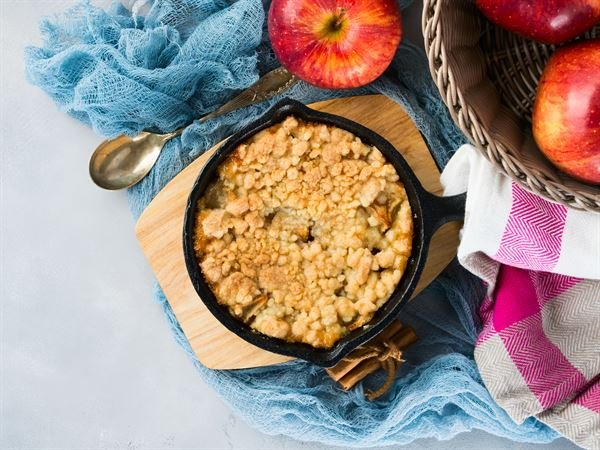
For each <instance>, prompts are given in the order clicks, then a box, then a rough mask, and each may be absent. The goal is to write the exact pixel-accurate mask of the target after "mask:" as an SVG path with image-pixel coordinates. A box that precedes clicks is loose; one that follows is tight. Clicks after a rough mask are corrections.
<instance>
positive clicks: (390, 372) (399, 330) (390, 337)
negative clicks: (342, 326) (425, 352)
mask: <svg viewBox="0 0 600 450" xmlns="http://www.w3.org/2000/svg"><path fill="white" fill-rule="evenodd" d="M417 339H418V338H417V335H416V334H415V332H414V330H413V329H412V328H410V327H407V326H404V325H402V324H401V323H400V322H398V321H397V320H395V321H394V322H392V323H391V324H390V325H389V326H388V327H387V328H386V329H385V330H384V331H383V332H382V333H381V334H380V335H379V336H377V337H376V338H375V339H374V340H373V341H371V342H369V343H368V344H366V345H364V346H362V347H359V348H358V349H356V350H355V351H353V352H352V353H350V355H348V356H347V357H346V358H344V359H343V360H341V361H340V362H339V363H338V364H337V365H335V366H334V367H331V368H329V369H326V370H327V373H328V374H329V376H330V377H331V378H333V380H335V381H336V382H338V383H339V384H340V386H342V388H343V389H345V390H348V389H350V388H351V387H353V386H354V385H355V384H356V383H358V382H359V381H361V380H362V379H364V378H365V377H367V376H368V375H370V374H372V373H373V372H375V371H377V370H378V369H384V370H385V371H386V372H387V379H386V381H385V383H384V384H383V385H382V386H381V387H380V388H379V389H377V390H376V391H369V392H367V394H366V396H367V398H368V399H369V400H375V399H376V398H379V397H381V396H382V395H383V394H385V393H386V392H387V391H388V389H389V388H390V387H391V386H392V384H393V382H394V379H395V378H396V372H397V371H398V368H399V367H400V366H401V365H402V363H403V362H404V360H403V359H402V351H403V350H404V349H405V348H406V347H408V346H409V345H411V344H412V343H414V342H415V341H416V340H417Z"/></svg>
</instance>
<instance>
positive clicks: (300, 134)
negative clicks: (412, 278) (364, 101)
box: [194, 116, 413, 348]
mask: <svg viewBox="0 0 600 450" xmlns="http://www.w3.org/2000/svg"><path fill="white" fill-rule="evenodd" d="M412 234H413V221H412V213H411V208H410V204H409V202H408V199H407V196H406V191H405V189H404V186H403V184H402V183H401V182H400V181H399V177H398V174H397V173H396V170H395V169H394V167H393V166H392V165H391V164H389V163H387V162H386V160H385V158H384V156H383V155H382V154H381V152H380V151H379V150H378V149H377V148H375V147H373V146H369V145H366V144H365V143H363V142H362V141H361V140H360V139H359V138H358V137H357V136H355V135H353V134H352V133H350V132H348V131H346V130H343V129H340V128H337V127H334V126H329V125H324V124H319V123H312V122H304V121H302V120H299V119H296V118H295V117H293V116H290V117H288V118H286V119H285V120H284V121H283V122H282V123H280V124H277V125H274V126H272V127H270V128H268V129H266V130H263V131H261V132H260V133H258V134H256V135H254V136H253V137H252V138H250V139H249V140H248V141H247V142H245V143H243V144H241V145H239V146H238V147H237V148H236V149H235V150H234V151H233V152H232V154H231V155H230V156H229V157H228V158H227V159H226V160H225V161H224V162H223V163H222V164H221V165H220V166H219V168H218V176H217V177H216V179H215V180H214V181H213V182H212V183H211V184H210V185H209V187H208V188H207V190H206V191H205V193H204V195H203V197H202V198H201V199H200V201H199V203H198V210H197V216H196V225H195V236H194V249H195V252H196V254H197V256H198V259H199V261H200V268H201V270H202V273H203V275H204V278H205V280H206V281H207V283H208V284H209V285H210V287H211V289H212V290H213V292H214V294H215V296H216V298H217V300H218V302H219V303H220V304H222V305H224V306H226V307H227V308H228V309H229V311H230V313H231V314H233V315H234V316H235V317H237V318H238V319H240V320H242V321H244V322H246V323H247V324H249V325H250V326H251V327H252V328H253V329H255V330H257V331H259V332H261V333H264V334H266V335H268V336H272V337H276V338H280V339H284V340H286V341H289V342H304V343H306V344H309V345H312V346H314V347H320V348H329V347H332V346H333V345H334V344H335V343H336V342H337V341H338V340H339V339H340V338H342V337H343V336H344V335H346V334H347V333H348V332H350V331H352V330H354V329H356V328H358V327H361V326H363V325H364V324H366V323H367V322H369V320H371V318H372V317H373V315H374V313H375V312H376V311H377V310H378V309H379V308H380V307H381V306H382V305H383V304H384V303H385V302H386V301H387V300H388V298H389V297H390V295H391V294H392V292H393V291H394V289H395V288H396V286H397V285H398V282H399V281H400V278H401V277H402V274H403V272H404V270H405V268H406V264H407V261H408V258H409V256H410V253H411V246H412Z"/></svg>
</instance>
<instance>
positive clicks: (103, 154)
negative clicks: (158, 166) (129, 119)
mask: <svg viewBox="0 0 600 450" xmlns="http://www.w3.org/2000/svg"><path fill="white" fill-rule="evenodd" d="M176 134H179V133H176V132H173V133H168V134H154V133H146V132H144V133H141V134H139V135H138V136H135V137H129V136H119V137H117V138H115V139H111V140H107V141H104V142H103V143H102V144H100V145H99V146H98V148H97V149H96V151H95V152H94V154H93V155H92V158H91V159H90V177H92V180H93V181H94V183H96V184H97V185H98V186H100V187H101V188H104V189H109V190H118V189H124V188H127V187H130V186H133V185H134V184H136V183H137V182H139V181H140V180H141V179H142V178H144V177H145V176H146V175H148V172H150V169H152V167H153V166H154V164H155V163H156V160H157V159H158V156H159V155H160V152H161V151H162V149H163V147H164V145H165V143H166V142H167V141H168V140H169V139H171V138H172V137H174V136H175V135H176Z"/></svg>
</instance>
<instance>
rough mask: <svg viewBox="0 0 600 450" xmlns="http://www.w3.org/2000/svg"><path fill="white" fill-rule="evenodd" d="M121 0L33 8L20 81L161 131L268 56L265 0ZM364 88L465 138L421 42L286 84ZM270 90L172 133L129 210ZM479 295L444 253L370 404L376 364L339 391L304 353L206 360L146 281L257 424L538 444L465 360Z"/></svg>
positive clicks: (437, 131)
mask: <svg viewBox="0 0 600 450" xmlns="http://www.w3.org/2000/svg"><path fill="white" fill-rule="evenodd" d="M408 3H409V2H408V1H404V2H401V6H403V7H405V6H407V4H408ZM130 6H131V9H132V11H133V13H132V12H130V11H129V10H128V9H126V8H125V7H123V6H122V5H121V4H120V3H116V4H114V5H113V6H112V7H111V8H110V9H109V10H107V11H105V10H102V9H99V8H96V7H94V6H92V5H91V4H89V3H88V2H83V3H80V4H77V5H76V6H74V7H73V8H72V9H70V10H69V11H67V12H66V13H65V14H64V15H61V16H57V17H54V18H51V19H46V20H44V21H43V22H42V23H41V31H42V34H43V37H44V42H43V44H42V46H41V47H39V48H36V47H29V48H27V49H26V65H27V76H28V78H29V80H30V81H31V82H33V83H34V84H36V85H38V86H40V87H41V88H42V89H44V90H45V91H46V92H47V93H48V95H50V96H51V97H52V98H53V99H54V101H55V102H56V103H57V105H58V106H59V108H60V109H61V110H62V111H65V112H67V113H68V114H70V115H71V116H73V117H75V118H76V119H78V120H80V121H82V122H84V123H86V124H88V125H90V126H92V127H93V129H94V130H95V131H96V132H98V133H99V134H102V135H104V136H107V137H113V136H116V135H118V134H121V133H127V134H130V135H134V134H136V133H138V132H140V131H142V130H148V129H150V130H156V131H170V130H173V129H175V128H177V127H179V126H182V125H184V124H187V123H189V122H191V121H192V120H194V119H195V118H198V117H200V116H201V115H202V114H205V113H207V112H209V111H212V110H214V109H215V108H216V107H217V106H219V105H220V104H222V103H224V102H225V101H226V100H228V99H229V98H230V97H232V96H233V95H234V94H235V93H236V92H238V91H239V90H240V89H243V88H245V87H246V86H248V85H250V84H251V83H253V82H254V81H256V80H257V79H258V77H259V74H260V73H264V72H265V71H267V70H270V69H272V68H274V67H276V66H277V61H276V60H275V58H274V56H273V53H272V51H271V49H270V47H269V44H268V39H267V33H266V25H265V10H266V9H267V8H268V3H267V2H261V1H260V0H239V1H237V2H230V1H226V0H156V1H154V2H144V1H143V0H138V1H136V2H135V3H134V4H133V5H130ZM364 93H382V94H385V95H387V96H388V97H390V98H392V99H393V100H395V101H396V102H398V103H399V104H400V105H402V106H403V107H404V109H405V110H406V112H407V113H408V114H409V115H410V116H411V117H412V118H413V120H414V121H415V123H416V124H417V126H418V128H419V129H420V130H421V131H422V133H423V134H424V135H425V137H426V139H427V141H428V143H429V145H430V146H431V149H432V151H433V154H434V157H435V158H436V160H437V162H438V163H439V164H440V166H443V165H444V164H445V163H446V162H447V160H448V159H449V157H450V156H451V154H452V152H453V150H454V149H456V148H457V147H458V146H459V145H460V144H462V143H463V142H464V137H463V136H462V135H461V134H460V132H459V131H458V130H457V128H456V127H455V126H454V124H453V123H452V121H451V119H450V117H449V115H448V113H447V111H446V109H445V107H444V106H443V103H442V101H441V99H440V98H439V95H438V93H437V91H436V88H435V86H434V85H433V83H432V81H431V78H430V75H429V71H428V67H427V61H426V59H425V56H424V54H423V53H422V51H421V50H419V49H418V48H417V47H415V46H413V45H411V44H410V43H407V42H404V43H403V44H402V46H401V47H400V49H399V50H398V52H397V55H396V57H395V59H394V61H393V63H392V65H391V67H390V69H389V70H388V71H387V72H386V74H385V75H384V76H382V77H381V78H380V79H379V80H377V81H376V82H375V83H373V84H372V85H370V86H368V87H366V88H363V89H360V90H353V91H344V92H339V91H326V90H321V89H316V88H314V87H310V86H307V85H306V84H299V85H297V86H296V87H295V88H294V89H293V90H292V91H291V92H290V93H288V94H286V95H289V96H291V97H293V98H296V99H299V100H301V101H304V102H306V103H308V102H311V101H315V100H319V99H325V98H332V97H340V96H345V95H357V94H364ZM277 100H278V99H274V100H272V101H270V102H267V103H265V104H261V105H257V106H254V107H250V108H246V109H244V110H243V111H239V112H236V113H232V114H229V115H227V116H225V117H222V118H220V119H217V120H211V121H208V122H207V123H203V124H200V123H198V122H195V123H193V125H191V126H190V127H189V128H187V129H186V131H185V132H184V133H183V135H182V137H181V138H180V139H174V140H172V141H171V142H170V143H169V144H168V145H167V146H166V148H165V151H164V152H163V153H162V155H161V157H160V159H159V161H158V163H157V164H156V166H155V168H154V169H153V170H152V172H151V173H150V175H149V176H148V177H147V178H145V179H144V180H143V181H142V182H141V183H139V184H138V185H137V186H135V187H134V188H132V189H130V190H129V192H128V196H129V201H130V204H131V209H132V212H133V214H134V215H135V216H136V218H137V217H138V216H139V215H140V213H141V212H142V211H143V209H144V208H145V206H146V205H147V204H148V203H149V202H150V201H151V200H152V198H153V197H154V196H155V195H156V194H157V193H158V191H159V190H160V189H161V188H162V187H163V186H164V185H165V184H166V183H167V182H168V181H169V180H170V179H171V178H173V177H174V176H175V175H176V174H177V173H178V172H179V171H180V170H181V169H182V168H184V167H185V166H186V165H187V164H189V163H190V162H191V161H192V160H193V159H194V158H195V157H197V156H198V155H199V154H201V153H202V152H204V151H205V150H206V149H208V148H210V147H211V146H212V145H214V144H215V143H217V142H218V141H219V140H221V139H222V138H223V137H225V136H227V135H228V134H230V133H232V132H234V131H235V130H236V129H239V127H243V126H244V125H245V124H247V123H248V122H250V121H252V120H253V119H255V118H256V117H257V116H258V115H260V114H261V113H262V112H264V111H265V110H267V109H268V108H269V107H270V106H272V105H273V103H274V102H275V101H277ZM482 294H483V291H482V288H481V286H480V284H479V283H478V282H477V281H476V280H475V279H474V278H473V277H471V276H470V275H468V274H467V273H466V272H465V271H464V270H463V269H461V268H460V267H458V266H457V265H452V266H451V267H450V268H449V269H448V270H446V272H445V273H444V274H443V275H442V276H441V277H440V278H439V279H438V280H437V281H436V282H435V283H433V285H432V286H430V288H428V289H427V291H426V292H425V293H424V294H422V295H421V296H420V297H419V298H418V299H417V300H415V301H413V302H412V303H411V304H410V305H409V306H408V307H407V308H406V309H405V310H404V311H403V312H402V314H401V318H402V320H403V321H404V322H406V323H408V324H410V325H412V326H413V327H414V328H415V329H416V330H417V333H418V334H419V336H420V338H421V339H420V341H419V342H418V343H417V344H416V345H414V346H413V347H412V348H411V349H410V350H409V351H408V352H407V353H406V359H407V360H408V361H409V362H408V363H406V364H405V365H404V366H403V368H402V369H401V373H400V376H399V377H398V379H397V381H396V382H395V384H394V386H393V387H392V389H391V390H390V391H389V393H387V394H386V395H385V396H384V397H382V398H381V399H379V400H378V401H375V402H369V401H367V400H366V399H365V398H364V395H363V393H364V392H363V390H364V389H366V388H368V387H369V386H371V387H373V386H376V385H378V383H381V381H382V374H376V375H373V376H371V377H370V378H369V379H368V380H367V381H366V382H365V383H364V386H363V385H361V386H358V387H357V388H356V389H354V390H352V391H350V392H344V391H342V390H341V389H340V388H339V387H338V386H336V384H335V383H334V382H333V381H331V380H330V379H329V378H328V377H327V375H326V374H325V372H324V370H323V369H321V368H319V367H316V366H313V365H311V364H308V363H306V362H303V361H293V362H289V363H286V364H281V365H277V366H271V367H265V368H258V369H248V370H238V371H213V370H209V369H206V368H205V367H203V366H202V364H201V363H200V362H198V361H197V360H196V359H195V357H194V354H193V352H192V351H191V349H190V346H189V344H188V342H187V340H186V338H185V336H184V335H183V333H182V331H181V328H180V327H179V325H178V323H177V320H176V319H175V317H174V315H173V312H172V310H171V308H170V307H169V304H168V302H167V301H166V299H165V297H164V295H163V293H162V292H161V290H160V288H159V287H157V289H156V299H157V301H158V302H159V303H160V305H161V306H162V308H163V310H164V313H165V315H166V317H167V319H168V322H169V325H170V326H171V328H172V330H173V333H174V335H175V337H176V339H177V341H178V342H179V343H180V344H181V346H182V347H183V348H184V350H185V351H186V352H187V353H188V354H189V355H190V358H191V359H192V361H193V363H194V364H195V366H196V367H197V369H198V372H199V374H200V376H201V377H202V379H203V380H204V381H205V382H206V383H208V384H209V385H210V386H212V387H213V388H214V389H215V390H216V391H217V392H218V393H219V394H220V395H221V396H222V398H223V399H224V400H225V401H226V402H227V403H228V404H229V405H230V407H231V408H232V409H233V410H235V411H237V413H238V414H239V415H241V416H242V417H244V418H245V419H246V420H247V421H248V422H249V423H250V424H251V425H253V426H254V427H256V428H258V429H259V430H261V431H263V432H265V433H268V434H283V435H287V436H291V437H293V438H296V439H299V440H310V441H318V442H321V443H324V444H337V445H343V446H347V447H364V446H377V445H391V444H404V443H408V442H411V441H413V440H415V439H418V438H425V437H436V438H438V439H450V438H452V437H453V436H455V435H456V434H457V433H460V432H463V431H468V430H472V429H481V430H485V431H487V432H489V433H493V434H495V435H498V436H504V437H507V438H510V439H513V440H516V441H521V442H538V443H541V442H549V441H551V440H553V439H554V438H556V436H557V435H556V433H555V432H554V431H552V430H550V429H549V428H547V427H546V426H545V425H543V424H541V423H540V422H538V421H536V420H535V419H533V418H532V419H529V420H527V421H526V422H525V423H523V424H520V425H518V424H515V423H514V422H513V421H512V420H511V419H510V418H509V417H508V415H507V414H506V413H505V412H504V411H503V410H502V409H500V407H498V405H496V404H495V403H494V401H493V400H492V398H491V397H490V395H489V393H488V392H487V390H486V389H485V387H484V386H483V383H482V380H481V378H480V376H479V373H478V371H477V368H476V366H475V363H474V361H473V346H474V342H475V339H476V336H477V332H478V327H479V324H478V322H477V319H476V317H477V315H476V308H477V306H478V304H479V300H480V299H481V297H482ZM233 351H235V350H233Z"/></svg>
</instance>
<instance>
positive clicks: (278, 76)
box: [200, 67, 298, 122]
mask: <svg viewBox="0 0 600 450" xmlns="http://www.w3.org/2000/svg"><path fill="white" fill-rule="evenodd" d="M297 82H298V78H296V77H295V76H294V75H292V74H291V73H290V72H288V71H287V70H286V69H285V68H283V67H278V68H277V69H274V70H271V71H270V72H267V73H266V74H264V75H263V76H262V77H260V78H259V80H258V81H257V82H256V83H254V84H253V85H252V86H250V87H248V88H247V89H245V90H243V91H242V92H241V93H240V94H238V95H237V96H236V97H234V98H232V99H231V100H230V101H228V102H227V103H225V104H224V105H223V106H221V107H220V108H219V109H217V110H215V111H213V112H211V113H210V114H207V115H206V116H203V117H202V118H200V122H205V121H207V120H209V119H214V118H215V117H219V116H222V115H223V114H227V113H228V112H231V111H234V110H236V109H239V108H244V107H246V106H250V105H254V104H255V103H260V102H262V101H264V100H268V99H270V98H272V97H275V96H276V95H278V94H281V93H282V92H285V91H287V90H289V89H290V88H291V87H292V86H293V85H295V84H296V83H297Z"/></svg>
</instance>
